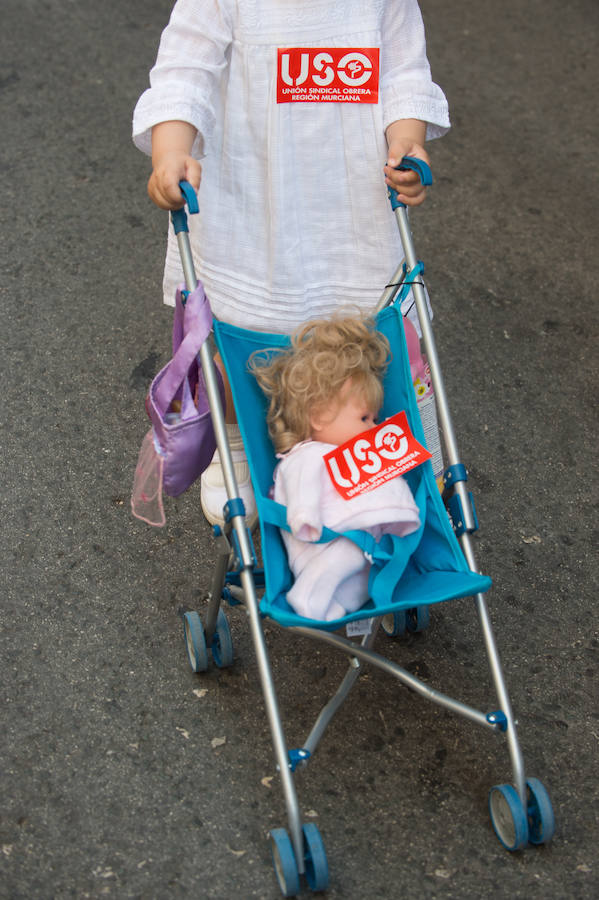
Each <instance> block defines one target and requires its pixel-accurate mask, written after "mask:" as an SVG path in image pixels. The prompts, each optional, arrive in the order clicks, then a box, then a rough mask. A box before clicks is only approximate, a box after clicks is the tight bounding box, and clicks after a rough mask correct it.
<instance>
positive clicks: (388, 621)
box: [381, 609, 408, 637]
mask: <svg viewBox="0 0 599 900" xmlns="http://www.w3.org/2000/svg"><path fill="white" fill-rule="evenodd" d="M381 626H382V628H383V631H384V632H385V634H388V635H389V637H399V636H400V635H402V634H405V633H406V631H407V628H408V614H407V612H406V610H405V609H400V610H399V611H398V612H393V613H388V614H387V615H386V616H383V621H382V622H381Z"/></svg>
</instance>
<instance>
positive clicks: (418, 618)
mask: <svg viewBox="0 0 599 900" xmlns="http://www.w3.org/2000/svg"><path fill="white" fill-rule="evenodd" d="M430 621H431V617H430V613H429V608H428V606H416V607H414V609H410V610H408V616H407V627H408V631H410V632H411V633H412V634H415V633H416V632H419V631H426V629H427V628H428V626H429V625H430Z"/></svg>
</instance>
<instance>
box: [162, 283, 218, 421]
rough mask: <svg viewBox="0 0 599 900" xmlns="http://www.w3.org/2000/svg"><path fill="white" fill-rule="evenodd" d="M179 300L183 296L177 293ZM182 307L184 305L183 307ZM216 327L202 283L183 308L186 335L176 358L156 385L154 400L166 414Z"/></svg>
mask: <svg viewBox="0 0 599 900" xmlns="http://www.w3.org/2000/svg"><path fill="white" fill-rule="evenodd" d="M177 300H179V297H177ZM181 309H182V307H181ZM177 326H178V322H177V308H176V309H175V326H174V328H173V343H174V342H175V340H176V336H175V333H176V329H177ZM211 330H212V310H211V309H210V304H209V303H208V298H207V297H206V294H205V293H204V288H203V287H202V285H201V284H198V286H197V288H196V289H195V291H192V292H191V293H190V294H189V296H188V298H187V302H186V304H185V310H184V311H183V329H182V331H183V335H184V336H183V339H182V340H181V343H180V344H179V346H178V347H177V349H176V350H175V352H174V355H173V358H172V359H171V361H170V363H169V364H168V367H167V370H166V372H165V373H164V375H163V377H162V378H161V379H160V382H159V383H158V384H157V385H156V390H155V392H154V400H155V403H156V406H157V407H158V409H159V411H160V412H161V413H162V415H164V414H165V413H166V411H167V410H168V408H169V406H170V404H171V401H172V399H173V397H174V396H175V394H176V393H177V390H178V388H179V386H180V385H181V383H182V381H183V379H184V378H185V376H186V375H187V373H188V372H189V368H190V366H191V364H192V363H193V361H194V359H195V358H196V356H197V355H198V353H199V352H200V347H201V346H202V344H203V343H204V341H205V340H206V338H207V337H208V335H209V334H210V331H211Z"/></svg>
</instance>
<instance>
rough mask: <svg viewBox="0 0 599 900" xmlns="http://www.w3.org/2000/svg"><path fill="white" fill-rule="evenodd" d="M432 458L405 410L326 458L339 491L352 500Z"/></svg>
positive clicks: (332, 451)
mask: <svg viewBox="0 0 599 900" xmlns="http://www.w3.org/2000/svg"><path fill="white" fill-rule="evenodd" d="M430 458H431V454H430V453H429V452H428V450H427V449H426V448H425V447H423V446H422V445H421V444H419V443H418V441H417V440H416V438H415V437H414V435H413V434H412V432H411V431H410V426H409V425H408V420H407V417H406V414H405V412H400V413H397V415H395V416H392V417H391V418H390V419H387V420H386V421H385V422H383V423H382V424H381V425H375V426H374V428H370V429H369V430H368V431H363V432H362V434H359V435H357V437H354V438H352V439H351V440H349V441H347V443H345V444H342V445H341V446H339V447H335V449H334V450H331V452H330V453H327V455H326V456H325V457H324V461H325V465H326V467H327V470H328V473H329V475H330V478H331V481H332V482H333V484H334V485H335V488H336V489H337V491H338V492H339V493H340V494H341V496H342V497H343V498H344V499H345V500H351V498H352V497H355V496H356V495H358V494H365V493H367V491H373V490H374V489H375V488H376V487H378V486H379V485H381V484H384V483H385V482H386V481H390V480H391V479H392V478H397V477H398V475H404V474H405V473H406V472H409V470H410V469H413V468H414V467H415V466H419V465H420V464H421V463H423V462H425V461H426V460H427V459H430Z"/></svg>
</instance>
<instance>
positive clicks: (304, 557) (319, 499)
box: [250, 315, 420, 622]
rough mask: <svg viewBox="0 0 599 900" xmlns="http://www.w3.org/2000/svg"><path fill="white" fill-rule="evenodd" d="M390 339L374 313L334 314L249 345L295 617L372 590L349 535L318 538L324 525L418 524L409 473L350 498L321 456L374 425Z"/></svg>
mask: <svg viewBox="0 0 599 900" xmlns="http://www.w3.org/2000/svg"><path fill="white" fill-rule="evenodd" d="M388 355H389V345H388V342H387V340H386V339H385V338H384V337H383V336H382V335H381V334H380V333H378V332H377V331H376V330H375V329H374V325H373V323H372V322H371V321H370V320H366V319H363V318H361V317H357V316H347V315H337V316H336V317H334V318H332V319H329V320H313V321H311V322H308V323H307V324H306V325H304V326H303V327H302V328H300V329H299V330H298V331H296V332H295V334H294V335H293V336H292V339H291V346H290V348H289V350H288V351H283V352H282V353H280V354H278V355H276V356H274V357H272V356H269V355H268V353H266V354H265V353H261V352H258V353H257V354H254V355H253V357H252V360H251V363H250V366H251V369H252V371H253V373H254V375H255V377H256V378H257V380H258V383H259V385H260V387H261V388H262V390H263V391H264V393H265V394H266V396H267V397H268V398H269V401H270V405H269V410H268V416H267V422H268V427H269V432H270V435H271V438H272V440H273V443H274V446H275V450H276V451H277V457H278V458H279V460H280V461H279V463H278V465H277V467H276V469H275V472H274V489H273V497H274V499H275V500H276V501H277V502H278V503H281V504H283V505H284V506H286V507H287V523H288V525H289V528H290V529H291V531H290V532H288V531H282V532H281V533H282V538H283V542H284V544H285V548H286V550H287V556H288V560H289V566H290V568H291V571H292V573H293V575H294V584H293V586H292V587H291V589H290V590H289V592H288V594H287V601H288V603H289V605H290V606H291V607H292V608H293V609H294V610H295V611H296V612H297V613H298V614H299V615H301V616H305V617H307V618H310V619H317V620H320V621H327V622H330V621H333V620H336V619H340V618H342V617H343V616H345V615H346V614H347V613H350V612H355V611H356V610H358V609H360V607H361V606H363V605H364V603H366V601H367V599H368V576H369V570H370V563H369V562H368V560H367V559H366V558H365V556H364V554H363V553H362V551H361V550H360V548H359V547H358V546H357V545H356V544H355V543H354V542H353V541H351V540H349V539H348V538H345V537H338V538H335V539H334V540H332V541H330V542H327V543H321V544H319V543H313V542H314V541H318V539H319V538H320V536H321V534H322V529H323V526H326V527H327V528H330V529H332V530H334V531H347V530H349V529H362V530H365V531H368V532H370V533H371V534H372V535H373V536H374V537H375V538H376V539H377V540H379V539H380V538H381V536H382V535H383V534H395V535H397V536H398V537H403V536H405V535H407V534H410V533H412V532H413V531H416V530H417V528H418V527H419V525H420V519H419V511H418V507H417V505H416V503H415V502H414V498H413V497H412V493H411V491H410V488H409V487H408V484H407V482H406V481H405V480H404V479H403V478H401V477H397V478H394V479H392V480H391V481H388V482H386V483H384V484H381V485H380V486H378V487H376V488H375V489H373V490H371V491H369V492H368V493H364V494H359V495H357V496H355V497H352V498H351V499H349V500H346V499H344V498H342V497H341V496H340V495H339V494H338V493H337V491H336V489H335V487H334V485H333V483H332V481H331V479H330V477H329V474H328V472H327V469H326V465H325V463H324V459H323V457H324V456H325V455H326V454H327V453H328V452H329V451H330V450H332V449H334V448H335V447H336V446H339V445H341V444H344V443H345V442H346V441H348V440H350V439H351V438H352V437H355V436H356V435H358V434H360V433H361V432H363V431H366V430H367V429H369V428H372V427H374V425H375V420H376V416H377V413H378V411H379V409H380V408H381V406H382V401H383V386H382V378H383V375H384V372H385V368H386V363H387V358H388Z"/></svg>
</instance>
